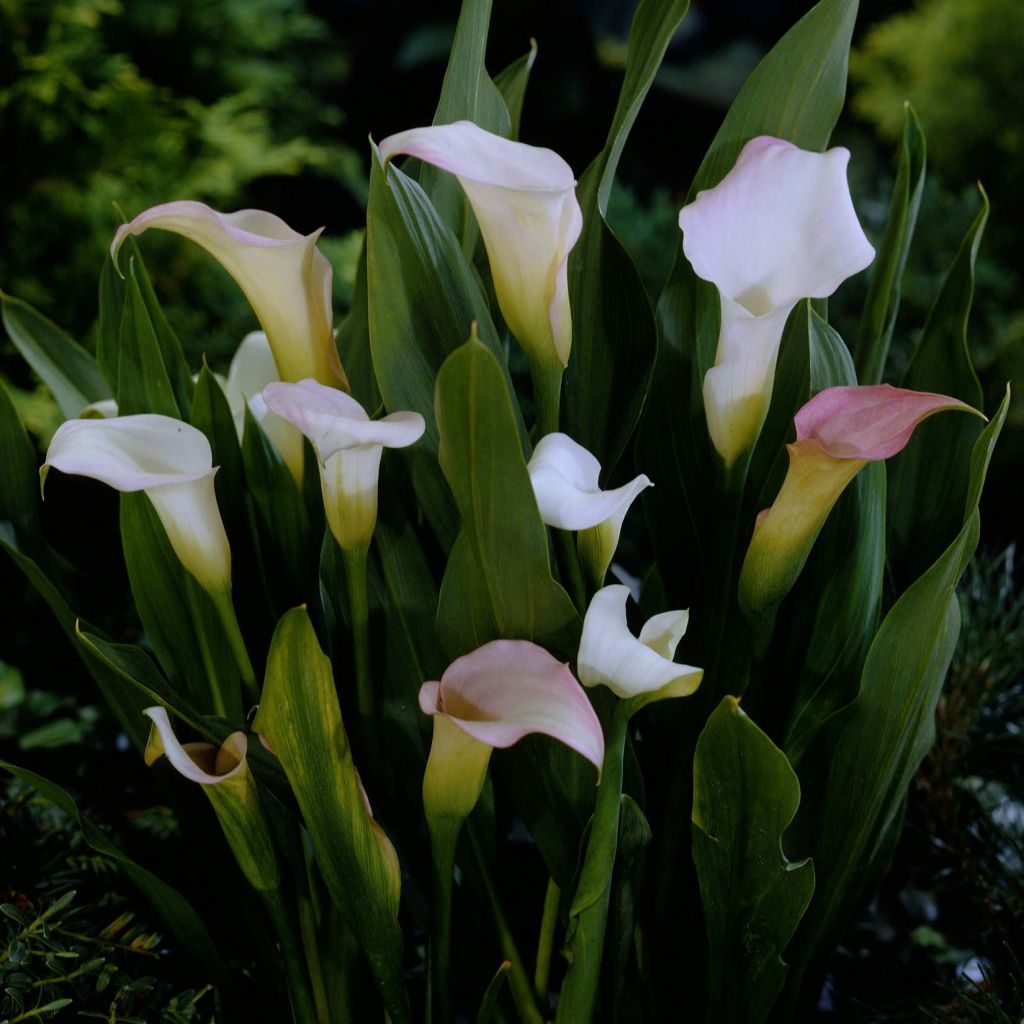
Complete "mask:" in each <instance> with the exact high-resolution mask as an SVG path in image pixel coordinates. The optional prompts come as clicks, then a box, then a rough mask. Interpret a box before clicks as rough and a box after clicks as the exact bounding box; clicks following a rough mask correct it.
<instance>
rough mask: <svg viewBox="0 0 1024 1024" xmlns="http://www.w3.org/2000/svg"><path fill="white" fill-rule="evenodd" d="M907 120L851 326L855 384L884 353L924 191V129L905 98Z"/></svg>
mask: <svg viewBox="0 0 1024 1024" xmlns="http://www.w3.org/2000/svg"><path fill="white" fill-rule="evenodd" d="M906 111H907V120H906V124H904V126H903V139H902V142H901V144H900V160H899V169H898V170H897V172H896V183H895V185H893V190H892V200H891V201H890V203H889V216H888V217H887V218H886V221H885V233H884V234H883V236H882V242H881V244H880V245H879V247H878V255H877V256H876V257H875V266H874V269H873V270H872V273H871V283H870V284H869V285H868V294H867V298H866V299H865V300H864V309H863V311H862V312H861V315H860V323H859V324H858V326H857V337H856V339H855V340H854V346H853V351H854V352H855V353H856V355H857V377H858V379H859V381H860V383H861V384H880V383H881V381H882V376H883V374H884V373H885V364H886V360H887V359H888V356H889V342H890V341H891V340H892V332H893V328H894V327H895V326H896V314H897V312H898V311H899V308H900V282H901V281H902V279H903V268H904V267H905V266H906V263H907V253H908V252H909V251H910V242H911V240H912V239H913V237H914V226H915V225H916V224H917V211H918V210H919V209H920V206H921V194H922V193H923V192H924V178H925V167H926V165H927V159H926V149H925V140H924V132H923V131H922V129H921V124H920V122H919V121H918V120H917V114H915V113H914V108H913V107H912V106H911V105H910V104H909V103H908V104H906Z"/></svg>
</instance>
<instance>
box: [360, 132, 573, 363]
mask: <svg viewBox="0 0 1024 1024" xmlns="http://www.w3.org/2000/svg"><path fill="white" fill-rule="evenodd" d="M379 151H380V156H381V159H382V160H383V161H384V162H385V163H387V161H389V160H391V159H393V158H394V157H396V156H398V155H400V154H407V155H409V156H414V157H416V158H418V159H419V160H423V161H424V162H425V163H428V164H433V165H434V166H435V167H440V168H442V169H443V170H446V171H450V172H451V173H452V174H454V175H455V176H456V177H457V178H458V179H459V184H460V185H461V186H462V188H463V190H464V191H465V193H466V198H467V199H468V200H469V204H470V206H472V208H473V213H474V214H475V215H476V219H477V223H478V224H479V225H480V233H481V235H482V236H483V240H484V245H485V246H486V248H487V256H488V259H489V261H490V265H491V276H492V277H493V279H494V290H495V293H496V295H497V297H498V305H499V306H500V307H501V312H502V315H503V316H504V317H505V321H506V322H507V323H508V326H509V329H510V330H511V331H512V333H513V334H514V335H515V337H516V339H517V340H518V341H519V344H520V345H522V346H523V348H524V349H525V350H526V353H527V355H528V356H529V358H530V361H531V364H534V365H536V366H538V367H541V368H544V369H546V370H556V371H557V372H559V373H560V372H561V370H562V368H563V367H564V366H565V365H566V364H567V363H568V362H569V351H570V348H571V346H572V316H571V313H570V310H569V285H568V261H569V252H570V250H571V249H572V247H573V246H574V245H575V244H576V240H577V239H578V238H579V236H580V232H581V231H582V229H583V214H582V213H581V212H580V206H579V203H578V202H577V201H576V191H575V189H576V179H575V177H574V176H573V173H572V168H571V167H570V166H569V165H568V164H567V163H566V162H565V161H564V160H563V159H562V158H561V157H560V156H559V155H558V154H557V153H555V152H553V151H552V150H550V149H542V148H539V147H537V146H528V145H526V144H524V143H522V142H512V141H510V140H509V139H504V138H502V137H501V136H500V135H494V134H492V133H491V132H488V131H484V129H483V128H479V127H477V126H476V125H475V124H473V123H472V122H470V121H456V122H455V123H454V124H441V125H432V126H430V127H426V128H412V129H410V130H409V131H404V132H400V133H398V134H397V135H392V136H390V137H389V138H386V139H385V140H384V141H383V142H381V144H380V149H379Z"/></svg>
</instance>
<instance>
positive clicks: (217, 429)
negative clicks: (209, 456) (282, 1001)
mask: <svg viewBox="0 0 1024 1024" xmlns="http://www.w3.org/2000/svg"><path fill="white" fill-rule="evenodd" d="M189 418H190V420H191V422H192V426H194V427H196V428H197V429H199V430H201V431H202V432H203V433H204V434H205V435H206V437H207V440H209V442H210V448H211V450H212V452H213V464H214V465H215V466H216V467H217V476H216V478H215V481H216V488H217V503H218V504H219V505H220V507H221V508H222V509H224V510H225V513H226V514H225V516H224V518H225V521H230V522H236V521H237V520H238V519H239V518H240V517H241V515H242V508H243V504H244V501H243V495H244V493H245V483H244V476H243V472H242V449H241V446H240V445H239V443H238V431H237V430H236V429H235V419H234V417H233V416H232V415H231V407H230V406H229V405H228V400H227V396H226V395H225V394H224V389H223V388H222V387H221V386H220V384H219V383H218V381H217V378H216V377H215V376H214V374H213V371H212V370H211V369H210V368H209V366H207V364H206V360H205V359H204V360H203V368H202V369H201V370H200V371H199V376H198V378H197V379H196V386H195V394H194V395H193V398H192V407H191V409H190V411H189Z"/></svg>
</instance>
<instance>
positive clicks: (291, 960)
mask: <svg viewBox="0 0 1024 1024" xmlns="http://www.w3.org/2000/svg"><path fill="white" fill-rule="evenodd" d="M263 899H264V902H265V903H266V907H267V910H268V912H269V914H270V919H271V921H272V923H273V925H274V931H275V932H277V938H278V942H279V943H280V945H281V957H282V959H283V961H284V972H285V982H286V984H287V986H288V998H289V1000H290V1001H291V1006H292V1018H293V1020H294V1021H295V1024H318V1021H317V1016H316V1013H315V1011H314V1009H313V999H312V997H311V996H310V990H309V975H308V973H307V971H306V962H305V959H304V957H303V956H302V955H301V954H300V951H299V950H300V946H299V942H298V940H297V938H296V935H295V929H294V928H293V927H292V921H291V918H290V917H289V915H288V909H287V907H285V905H284V901H283V900H282V899H281V894H280V892H279V891H278V890H277V889H267V890H265V891H264V892H263Z"/></svg>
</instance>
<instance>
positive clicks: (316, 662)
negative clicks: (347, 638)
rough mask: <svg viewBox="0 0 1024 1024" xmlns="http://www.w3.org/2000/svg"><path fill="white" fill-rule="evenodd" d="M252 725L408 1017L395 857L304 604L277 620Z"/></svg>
mask: <svg viewBox="0 0 1024 1024" xmlns="http://www.w3.org/2000/svg"><path fill="white" fill-rule="evenodd" d="M253 727H254V728H255V729H256V731H257V732H259V733H260V735H262V736H265V737H266V739H267V741H268V742H269V743H270V745H271V746H272V747H273V749H274V752H275V753H276V754H277V757H278V758H279V760H280V762H281V765H282V767H283V768H284V771H285V774H286V775H287V776H288V781H289V782H290V783H291V787H292V789H293V790H294V792H295V796H296V798H297V800H298V802H299V807H300V808H301V810H302V816H303V819H304V820H305V824H306V828H307V829H308V830H309V835H310V838H311V840H312V843H313V849H314V851H315V852H316V858H317V863H318V865H319V867H320V872H321V874H322V875H323V879H324V882H325V884H326V886H327V889H328V891H329V892H330V895H331V898H332V899H333V901H334V903H335V905H336V906H337V908H338V910H339V911H340V912H341V913H342V914H343V915H344V917H345V920H346V921H347V923H348V925H349V927H350V928H351V929H352V930H353V932H355V934H356V937H357V938H358V939H359V943H360V945H361V946H362V947H363V950H364V951H365V953H366V956H367V960H368V961H369V963H370V967H371V969H372V971H373V975H374V978H375V979H376V982H377V985H378V988H379V989H380V993H381V997H382V998H383V1000H384V1005H385V1006H386V1008H387V1011H388V1014H389V1015H390V1017H391V1019H392V1020H393V1021H395V1022H396V1024H399V1022H408V1021H409V1019H410V1018H409V1012H408V1008H407V1006H406V1002H405V995H404V991H403V982H402V933H401V931H400V930H399V927H398V921H397V914H398V902H399V887H400V884H401V874H400V871H399V865H398V859H397V857H396V856H395V852H394V848H393V847H392V846H391V843H390V841H389V840H388V839H387V837H386V836H385V835H384V834H383V832H382V831H381V830H380V827H379V826H378V825H377V824H376V823H375V822H374V821H373V819H372V818H371V816H370V813H369V811H368V807H367V801H366V798H365V797H364V795H363V792H362V789H361V785H360V782H359V776H358V774H357V772H356V767H355V765H354V764H353V761H352V750H351V747H350V745H349V740H348V736H347V734H346V732H345V726H344V723H343V721H342V717H341V708H340V707H339V705H338V697H337V693H336V691H335V683H334V676H333V674H332V671H331V663H330V661H329V660H328V659H327V657H326V655H324V653H323V651H321V650H320V646H319V644H318V642H317V639H316V634H315V633H314V632H313V625H312V623H311V622H310V620H309V616H308V615H307V614H306V612H305V610H304V609H302V608H296V609H293V610H292V611H290V612H288V613H287V614H286V615H285V616H284V617H283V618H282V619H281V621H280V622H279V623H278V626H277V629H276V631H275V633H274V638H273V640H272V642H271V647H270V655H269V658H268V661H267V676H266V682H265V684H264V688H263V697H262V700H261V702H260V708H259V712H258V713H257V716H256V719H255V721H254V723H253ZM370 796H371V799H372V794H371V795H370Z"/></svg>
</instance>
